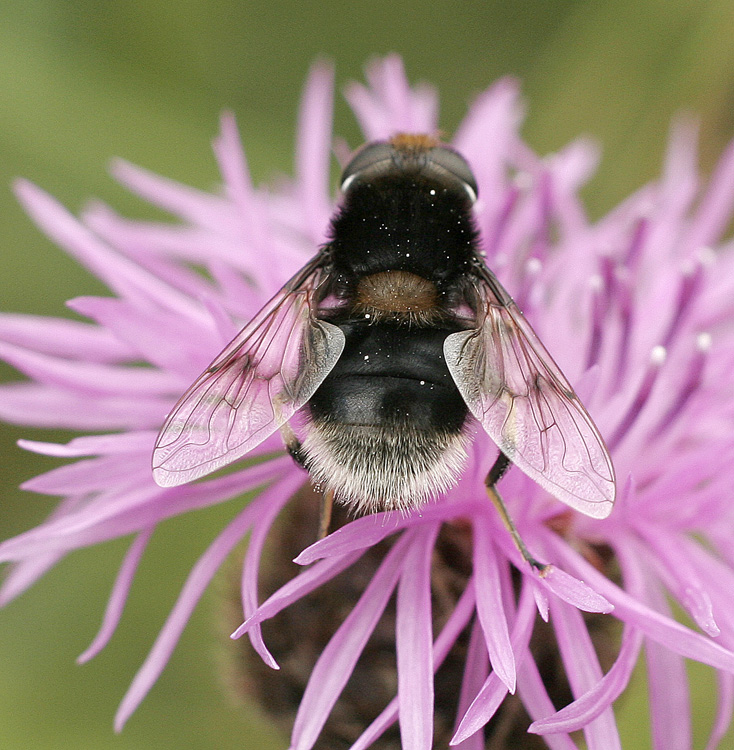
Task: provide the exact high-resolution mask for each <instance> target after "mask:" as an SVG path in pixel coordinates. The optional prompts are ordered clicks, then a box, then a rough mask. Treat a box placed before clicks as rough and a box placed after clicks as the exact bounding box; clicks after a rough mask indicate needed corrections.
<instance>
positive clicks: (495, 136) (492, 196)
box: [453, 78, 523, 212]
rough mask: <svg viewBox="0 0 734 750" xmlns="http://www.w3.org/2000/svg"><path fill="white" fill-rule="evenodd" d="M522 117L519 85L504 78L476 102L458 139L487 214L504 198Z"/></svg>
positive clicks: (463, 124) (456, 137)
mask: <svg viewBox="0 0 734 750" xmlns="http://www.w3.org/2000/svg"><path fill="white" fill-rule="evenodd" d="M522 115H523V112H522V106H521V105H520V86H519V83H518V82H517V81H516V80H515V79H514V78H501V79H500V80H499V81H497V82H496V83H494V84H493V85H492V86H490V88H488V89H487V90H486V91H484V92H482V93H481V94H480V95H479V96H478V97H477V98H476V99H475V100H474V102H473V103H472V106H471V108H470V109H469V112H468V113H467V115H466V116H465V117H464V120H463V121H462V123H461V126H460V127H459V129H458V130H457V131H456V135H455V136H454V139H453V143H454V145H455V146H456V148H457V149H458V150H459V152H460V153H462V154H463V155H464V156H465V157H466V158H467V159H468V160H469V163H470V164H471V165H472V170H473V171H474V176H475V177H476V178H477V181H478V183H479V184H480V185H481V186H482V190H481V194H480V196H479V197H480V199H481V201H482V203H483V205H484V206H485V210H489V211H492V212H494V211H496V209H497V206H499V205H500V203H501V200H502V198H503V194H504V192H505V187H506V183H507V171H506V170H507V159H508V155H509V151H510V143H511V142H512V141H513V140H514V139H515V138H516V137H517V135H516V133H517V127H518V125H519V123H520V121H521V120H522Z"/></svg>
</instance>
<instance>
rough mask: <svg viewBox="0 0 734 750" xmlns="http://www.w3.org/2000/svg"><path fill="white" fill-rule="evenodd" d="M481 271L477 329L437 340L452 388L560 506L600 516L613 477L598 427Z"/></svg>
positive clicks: (610, 496) (608, 505) (606, 508)
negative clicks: (452, 381)
mask: <svg viewBox="0 0 734 750" xmlns="http://www.w3.org/2000/svg"><path fill="white" fill-rule="evenodd" d="M482 272H483V279H482V283H480V284H478V285H477V292H478V294H479V296H480V298H483V299H484V305H483V306H484V310H483V312H482V316H480V321H479V323H480V325H479V327H478V328H476V329H473V330H468V331H460V332H458V333H453V334H451V335H449V336H448V337H447V338H446V340H445V342H444V355H445V357H446V364H447V365H448V368H449V371H450V373H451V376H452V377H453V379H454V381H455V383H456V386H457V388H458V389H459V392H460V393H461V395H462V397H463V399H464V401H465V402H466V404H467V406H468V407H469V410H470V411H471V412H472V414H473V415H474V416H475V417H476V418H477V419H478V420H479V422H480V423H481V425H482V427H483V428H484V429H485V430H486V432H487V434H488V435H489V436H490V437H491V438H492V440H494V442H495V443H496V444H497V446H498V447H499V448H500V450H501V451H502V452H503V453H504V454H505V455H506V456H507V457H508V458H509V459H510V460H511V461H512V462H513V463H514V464H516V465H517V466H518V468H520V469H521V470H522V471H524V472H525V473H526V474H527V475H528V476H529V477H530V478H531V479H533V480H535V481H536V482H537V483H538V484H539V485H540V486H541V487H543V488H544V489H546V490H547V491H548V492H550V493H551V494H552V495H553V496H554V497H556V498H558V499H559V500H561V501H562V502H564V503H566V505H569V506H570V507H572V508H575V509H576V510H578V511H580V512H581V513H584V514H586V515H588V516H592V517H593V518H606V516H608V515H609V513H610V512H611V510H612V504H613V503H614V496H615V479H614V468H613V466H612V461H611V458H610V456H609V452H608V451H607V448H606V446H605V445H604V441H603V440H602V437H601V435H600V434H599V431H598V430H597V428H596V426H595V425H594V423H593V421H592V419H591V417H590V416H589V414H588V412H587V411H586V409H584V407H583V405H582V404H581V402H580V401H579V399H578V396H576V394H575V393H574V391H573V388H572V387H571V385H570V384H569V383H568V381H567V380H566V378H565V377H564V375H563V373H562V372H561V370H560V369H559V367H558V366H557V365H556V363H555V362H554V361H553V358H552V357H551V356H550V354H549V353H548V351H547V350H546V348H545V347H544V346H543V344H542V343H541V341H540V339H539V338H538V336H537V334H536V333H535V331H533V329H532V328H531V327H530V324H529V323H528V322H527V321H526V320H525V317H524V316H523V314H522V313H521V312H520V310H519V309H518V307H517V305H515V303H514V302H513V301H512V299H511V298H510V296H509V294H508V293H507V292H506V291H505V290H504V288H503V287H502V286H501V284H500V283H499V281H498V280H497V279H496V277H495V276H494V274H492V273H491V271H489V269H482Z"/></svg>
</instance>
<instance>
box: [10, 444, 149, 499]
mask: <svg viewBox="0 0 734 750" xmlns="http://www.w3.org/2000/svg"><path fill="white" fill-rule="evenodd" d="M149 475H150V460H149V456H148V455H146V454H140V453H138V454H135V455H130V454H128V453H122V454H114V453H113V454H111V455H107V456H99V457H96V458H87V459H82V460H81V461H76V462H74V463H72V464H64V465H63V466H59V467H58V468H56V469H51V471H47V472H46V473H45V474H40V475H39V476H37V477H34V478H33V479H29V480H28V481H27V482H24V483H23V484H22V485H21V489H24V490H28V491H31V492H39V493H41V494H44V495H70V494H81V493H86V492H96V491H103V490H106V489H108V488H109V487H117V488H118V489H122V488H124V487H126V486H127V485H129V484H131V483H132V484H137V483H140V482H141V481H144V480H145V479H146V478H149Z"/></svg>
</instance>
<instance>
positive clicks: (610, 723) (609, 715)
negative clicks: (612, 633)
mask: <svg viewBox="0 0 734 750" xmlns="http://www.w3.org/2000/svg"><path fill="white" fill-rule="evenodd" d="M551 623H552V624H553V629H554V631H555V634H556V642H557V644H558V648H559V650H560V652H561V659H562V660H563V666H564V669H565V672H566V675H567V676H568V681H569V684H570V685H571V691H572V692H573V695H574V697H575V698H578V697H579V696H581V695H584V694H585V693H587V692H588V691H589V690H591V689H593V688H595V687H597V686H598V685H599V684H600V682H601V680H602V671H601V666H600V665H599V660H598V658H597V656H596V651H595V650H594V645H593V644H592V642H591V636H590V635H589V631H588V630H587V628H586V624H585V623H584V620H583V617H582V616H581V612H579V610H578V609H576V608H575V607H572V606H570V605H568V604H566V603H564V602H561V601H559V600H558V599H551ZM583 729H584V737H585V738H586V743H587V745H588V747H589V750H621V747H622V745H621V742H620V739H619V733H618V731H617V724H616V722H615V720H614V713H613V712H612V710H611V707H610V706H609V705H607V706H605V707H604V709H603V710H602V711H601V713H600V714H599V715H598V716H597V717H596V718H595V719H593V720H592V721H591V722H589V723H588V724H587V725H586V726H584V728H583Z"/></svg>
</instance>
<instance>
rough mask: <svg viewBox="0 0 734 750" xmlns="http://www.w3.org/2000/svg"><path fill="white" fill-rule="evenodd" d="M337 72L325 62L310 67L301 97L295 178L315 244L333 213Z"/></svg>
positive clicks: (318, 241)
mask: <svg viewBox="0 0 734 750" xmlns="http://www.w3.org/2000/svg"><path fill="white" fill-rule="evenodd" d="M333 87H334V71H333V68H332V66H331V65H329V64H328V63H326V62H319V63H316V64H315V65H313V66H312V67H311V70H310V72H309V76H308V80H307V81H306V87H305V90H304V92H303V97H302V99H301V107H300V113H299V118H298V138H297V140H296V179H297V185H298V198H299V203H300V204H301V207H302V210H303V217H304V228H305V230H306V233H307V236H308V237H309V238H310V239H311V241H312V242H313V243H314V247H317V246H318V245H321V244H322V243H323V242H324V239H325V236H326V229H327V226H328V223H329V217H330V215H331V211H332V209H331V201H330V199H329V194H328V189H329V162H330V158H331V132H332V122H331V120H332V109H333V98H334V95H333Z"/></svg>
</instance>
